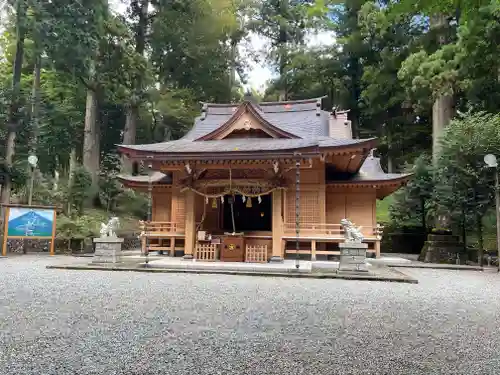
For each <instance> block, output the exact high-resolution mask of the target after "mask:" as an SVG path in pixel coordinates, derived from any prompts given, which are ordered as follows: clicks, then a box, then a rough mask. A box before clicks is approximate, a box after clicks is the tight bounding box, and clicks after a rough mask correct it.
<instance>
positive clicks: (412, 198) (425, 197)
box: [389, 154, 434, 228]
mask: <svg viewBox="0 0 500 375" xmlns="http://www.w3.org/2000/svg"><path fill="white" fill-rule="evenodd" d="M407 171H408V172H409V173H412V174H413V176H412V179H411V180H410V181H409V182H408V185H407V186H405V187H404V188H402V189H400V190H399V191H397V192H396V193H395V194H394V195H393V202H392V204H391V206H390V208H389V212H390V217H391V221H392V222H394V223H395V224H396V225H399V226H417V225H419V226H421V227H422V228H426V227H427V223H426V219H427V213H428V209H429V206H430V205H431V198H432V196H433V195H432V194H433V190H434V179H433V168H432V164H431V159H430V157H429V156H428V155H425V154H424V155H421V156H420V157H418V158H417V159H416V160H415V162H414V164H413V165H412V166H407Z"/></svg>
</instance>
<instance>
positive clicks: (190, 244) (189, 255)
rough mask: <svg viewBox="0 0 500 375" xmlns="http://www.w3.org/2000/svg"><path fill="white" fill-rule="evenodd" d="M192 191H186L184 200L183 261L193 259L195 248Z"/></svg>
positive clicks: (193, 199) (193, 197)
mask: <svg viewBox="0 0 500 375" xmlns="http://www.w3.org/2000/svg"><path fill="white" fill-rule="evenodd" d="M194 194H195V193H194V191H192V190H187V191H186V194H185V196H184V197H185V199H186V206H185V207H186V225H185V227H184V230H185V232H184V236H185V237H184V238H185V239H184V259H193V254H194V250H195V246H196V241H195V240H196V233H195V232H196V220H195V219H196V217H195V195H194Z"/></svg>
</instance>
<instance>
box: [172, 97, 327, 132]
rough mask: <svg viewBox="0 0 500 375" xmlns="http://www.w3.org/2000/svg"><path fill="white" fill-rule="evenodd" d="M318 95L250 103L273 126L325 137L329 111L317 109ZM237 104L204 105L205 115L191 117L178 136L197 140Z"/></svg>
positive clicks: (224, 118)
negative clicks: (189, 126) (189, 124)
mask: <svg viewBox="0 0 500 375" xmlns="http://www.w3.org/2000/svg"><path fill="white" fill-rule="evenodd" d="M318 100H321V98H317V99H310V100H301V101H291V102H268V103H266V102H264V103H259V105H258V106H255V105H254V108H255V109H257V110H258V111H259V113H260V115H261V116H262V117H263V118H264V120H266V121H268V122H269V123H271V124H272V125H274V126H276V127H277V128H279V129H281V130H283V131H285V132H287V133H291V134H293V135H296V136H297V137H300V138H304V139H307V138H314V137H318V136H328V118H329V112H326V111H319V116H318V114H317V109H316V108H317V105H316V103H317V101H318ZM239 106H240V104H207V105H206V116H200V117H197V118H196V119H195V123H194V126H193V128H192V129H191V130H190V131H189V132H188V133H187V134H186V135H185V136H184V137H183V138H182V139H191V140H194V139H198V138H200V137H203V136H204V135H207V134H209V133H211V132H213V131H214V130H216V129H218V128H219V127H220V126H222V125H223V124H224V123H225V122H226V121H227V120H229V119H230V118H231V116H232V115H233V114H234V113H235V112H236V111H237V109H238V107H239Z"/></svg>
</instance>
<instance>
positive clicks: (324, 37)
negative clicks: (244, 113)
mask: <svg viewBox="0 0 500 375" xmlns="http://www.w3.org/2000/svg"><path fill="white" fill-rule="evenodd" d="M334 43H335V35H334V34H333V32H330V31H323V32H318V33H311V34H309V35H306V45H307V46H308V47H321V46H324V45H332V44H334ZM268 44H269V43H268V40H267V39H266V38H264V37H262V36H260V35H258V34H255V33H251V34H250V47H249V48H251V49H253V50H254V51H263V50H265V49H266V46H267V45H268ZM240 53H241V54H242V55H243V56H246V55H248V54H247V52H246V51H245V49H244V48H241V49H240ZM249 65H250V69H249V70H248V71H247V72H246V73H247V74H248V84H249V86H250V87H252V88H253V89H255V90H257V91H264V90H265V88H266V82H267V81H268V80H269V79H271V78H273V75H274V73H273V71H272V70H271V69H270V68H269V66H268V65H266V64H265V63H260V64H259V63H255V62H253V61H252V62H251V63H250V64H249Z"/></svg>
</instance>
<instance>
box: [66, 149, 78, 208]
mask: <svg viewBox="0 0 500 375" xmlns="http://www.w3.org/2000/svg"><path fill="white" fill-rule="evenodd" d="M75 168H76V149H75V148H72V149H71V153H70V154H69V173H68V191H69V192H70V194H69V197H68V206H67V208H66V214H67V215H68V216H70V215H71V205H72V204H73V200H72V198H71V191H72V190H73V183H74V181H75Z"/></svg>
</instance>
